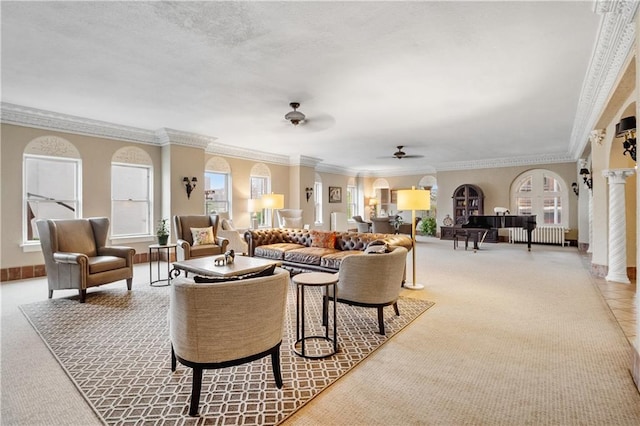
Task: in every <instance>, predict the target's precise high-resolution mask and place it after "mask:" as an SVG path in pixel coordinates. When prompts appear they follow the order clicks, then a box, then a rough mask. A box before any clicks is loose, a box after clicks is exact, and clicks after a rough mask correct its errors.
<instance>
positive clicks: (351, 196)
mask: <svg viewBox="0 0 640 426" xmlns="http://www.w3.org/2000/svg"><path fill="white" fill-rule="evenodd" d="M346 195H347V220H352V217H353V216H355V215H356V214H358V204H357V203H358V187H357V186H356V180H355V179H354V178H349V181H348V182H347V193H346Z"/></svg>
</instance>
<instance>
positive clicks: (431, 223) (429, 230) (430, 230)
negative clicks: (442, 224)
mask: <svg viewBox="0 0 640 426" xmlns="http://www.w3.org/2000/svg"><path fill="white" fill-rule="evenodd" d="M436 228H437V226H436V218H435V217H433V216H427V217H423V218H422V221H421V222H420V232H421V233H422V234H423V235H431V236H433V235H436Z"/></svg>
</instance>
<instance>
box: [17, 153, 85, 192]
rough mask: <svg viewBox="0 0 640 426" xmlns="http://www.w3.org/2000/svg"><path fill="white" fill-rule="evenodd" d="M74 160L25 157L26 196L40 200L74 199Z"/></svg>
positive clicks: (75, 171)
mask: <svg viewBox="0 0 640 426" xmlns="http://www.w3.org/2000/svg"><path fill="white" fill-rule="evenodd" d="M76 164H77V163H76V162H75V161H68V160H67V161H65V160H50V159H43V158H33V157H27V158H25V175H26V188H27V196H28V197H29V198H34V199H41V200H49V199H53V200H75V199H76V198H77V197H76V181H77V176H76V173H77V165H76Z"/></svg>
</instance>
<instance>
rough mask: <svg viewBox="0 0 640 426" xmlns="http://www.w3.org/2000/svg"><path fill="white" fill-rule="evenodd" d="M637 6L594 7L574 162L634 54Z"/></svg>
mask: <svg viewBox="0 0 640 426" xmlns="http://www.w3.org/2000/svg"><path fill="white" fill-rule="evenodd" d="M638 5H639V3H638V2H637V1H628V0H622V1H620V0H615V1H603V0H599V1H597V2H596V3H595V7H594V12H595V13H597V14H600V15H602V18H601V20H600V28H599V29H598V35H597V39H596V43H595V48H594V51H593V54H592V56H591V60H590V62H589V67H588V68H587V75H586V76H585V79H584V82H583V85H582V91H581V93H580V99H579V101H578V108H577V110H576V118H575V120H574V122H573V129H572V131H571V138H570V141H569V152H570V153H571V154H572V157H573V160H577V159H578V158H579V157H580V155H581V154H582V151H583V150H584V148H585V146H586V144H587V141H588V140H589V136H590V132H591V130H592V129H593V128H594V126H595V125H596V123H597V121H598V118H599V115H600V113H601V111H603V110H604V108H605V106H606V102H607V99H608V97H609V94H610V93H611V92H612V91H613V88H614V85H615V83H616V81H617V79H618V77H619V76H620V74H621V72H622V71H623V67H624V65H625V63H626V61H627V58H628V57H629V55H630V54H632V53H633V47H634V45H635V38H636V37H635V23H634V22H633V21H634V18H635V15H636V13H637V11H638Z"/></svg>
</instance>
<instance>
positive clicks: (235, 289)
mask: <svg viewBox="0 0 640 426" xmlns="http://www.w3.org/2000/svg"><path fill="white" fill-rule="evenodd" d="M288 285H289V272H287V271H285V270H284V269H280V268H276V270H275V272H274V274H273V275H269V276H265V277H259V278H246V279H242V280H236V281H230V282H223V283H198V284H194V282H193V281H192V280H190V279H189V278H177V279H175V280H173V282H172V285H171V293H170V302H169V338H170V340H171V370H172V371H175V370H176V360H177V361H180V363H182V364H184V365H186V366H187V367H191V368H193V380H192V389H191V404H190V407H189V415H191V416H195V415H197V414H198V406H199V403H200V391H201V387H202V371H203V370H205V369H213V368H225V367H231V366H234V365H240V364H244V363H247V362H251V361H254V360H258V359H260V358H264V357H266V356H268V355H271V364H272V368H273V375H274V377H275V381H276V385H277V387H278V388H281V387H282V375H281V370H280V344H281V343H282V334H283V330H284V318H285V309H286V300H287V288H288Z"/></svg>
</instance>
